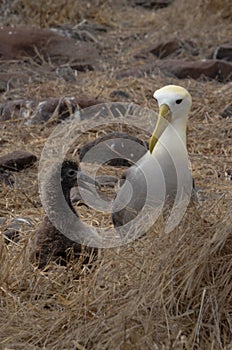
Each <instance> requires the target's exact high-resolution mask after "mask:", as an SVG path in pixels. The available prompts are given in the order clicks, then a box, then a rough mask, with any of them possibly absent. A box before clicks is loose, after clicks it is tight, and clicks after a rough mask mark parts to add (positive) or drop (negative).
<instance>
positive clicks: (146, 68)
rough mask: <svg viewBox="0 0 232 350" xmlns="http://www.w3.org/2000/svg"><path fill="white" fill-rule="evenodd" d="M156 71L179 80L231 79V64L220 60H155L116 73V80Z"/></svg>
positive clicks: (222, 80)
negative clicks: (203, 78)
mask: <svg viewBox="0 0 232 350" xmlns="http://www.w3.org/2000/svg"><path fill="white" fill-rule="evenodd" d="M157 69H158V70H160V71H162V72H163V73H164V74H165V75H167V76H175V77H177V78H179V79H185V78H192V79H199V78H202V77H206V78H210V79H215V80H217V81H220V82H224V81H228V80H231V79H232V63H230V62H226V61H220V60H217V61H214V60H205V61H181V60H156V61H154V62H151V63H146V64H142V65H137V66H135V67H133V68H131V69H128V70H124V71H121V72H118V73H117V74H116V78H118V79H121V78H124V77H129V76H133V77H141V76H143V75H144V74H145V73H146V74H152V73H154V72H155V71H156V70H157Z"/></svg>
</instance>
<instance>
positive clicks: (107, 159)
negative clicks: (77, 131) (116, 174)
mask: <svg viewBox="0 0 232 350" xmlns="http://www.w3.org/2000/svg"><path fill="white" fill-rule="evenodd" d="M95 146H97V148H96V149H95V150H96V151H94V153H91V152H90V153H89V154H88V152H89V151H90V150H91V149H92V148H93V147H95ZM146 151H147V144H146V142H144V141H142V140H140V139H139V138H137V137H134V136H131V135H129V134H126V133H122V132H112V133H109V134H107V135H105V136H103V137H99V138H97V139H96V140H94V141H90V142H88V143H86V144H85V145H84V146H83V147H82V148H80V149H79V158H80V161H82V162H88V163H91V162H94V163H95V162H96V163H100V164H104V163H107V164H108V165H112V166H129V165H131V164H133V163H135V162H136V161H137V160H138V159H140V158H141V157H142V156H143V155H144V154H145V153H146ZM97 157H98V158H97Z"/></svg>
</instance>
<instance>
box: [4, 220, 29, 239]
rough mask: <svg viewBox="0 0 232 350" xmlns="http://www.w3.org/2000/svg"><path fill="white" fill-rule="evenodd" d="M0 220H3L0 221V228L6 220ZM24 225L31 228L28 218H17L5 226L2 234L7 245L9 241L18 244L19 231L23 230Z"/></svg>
mask: <svg viewBox="0 0 232 350" xmlns="http://www.w3.org/2000/svg"><path fill="white" fill-rule="evenodd" d="M0 219H3V220H0V226H2V225H4V224H5V223H6V218H0ZM4 219H5V220H4ZM25 225H26V226H30V227H31V226H33V223H32V221H31V220H30V219H29V218H20V217H19V218H14V219H13V220H11V222H10V223H9V224H8V225H7V227H6V229H5V230H4V232H3V234H4V237H5V241H6V243H7V244H8V243H10V242H11V241H14V242H18V241H19V238H20V231H21V230H22V229H23V227H24V226H25Z"/></svg>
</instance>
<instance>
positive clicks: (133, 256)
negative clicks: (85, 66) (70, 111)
mask: <svg viewBox="0 0 232 350" xmlns="http://www.w3.org/2000/svg"><path fill="white" fill-rule="evenodd" d="M125 2H126V1H125ZM45 3H46V4H45ZM65 3H66V2H65ZM77 3H78V6H77ZM4 4H5V5H2V6H5V14H6V15H5V17H3V18H2V23H10V21H11V22H12V23H15V24H20V25H24V24H34V25H42V26H43V27H44V26H45V27H47V26H50V25H53V24H57V23H66V22H69V23H71V24H73V25H75V24H76V23H74V22H75V21H79V20H82V18H86V17H88V18H93V19H94V20H96V21H97V22H98V23H102V24H106V25H109V26H110V28H111V29H110V31H109V33H108V44H109V46H108V48H107V47H106V48H105V55H106V56H107V57H108V60H105V61H104V63H103V64H102V67H101V69H102V71H95V72H89V73H83V74H80V76H79V80H78V83H68V82H67V83H65V82H64V81H61V80H57V81H46V79H45V80H44V81H42V82H41V84H39V83H37V82H32V83H31V84H30V85H22V87H21V88H18V89H17V90H9V91H7V92H6V93H5V94H4V96H2V97H1V101H2V102H3V101H4V100H6V99H9V98H14V97H15V98H18V97H24V96H27V97H28V98H31V97H32V96H33V97H34V96H36V97H37V98H38V99H40V98H44V97H53V96H57V97H62V96H71V95H78V94H84V95H88V94H89V95H91V96H97V95H98V94H99V93H100V92H101V96H100V97H101V99H106V100H109V95H110V92H111V91H113V90H116V89H121V90H125V91H126V92H128V93H129V94H130V96H131V101H134V102H136V103H138V104H141V105H143V106H146V107H150V108H154V107H155V104H154V102H152V101H151V94H152V92H153V91H154V90H155V89H156V88H158V87H160V86H162V85H165V84H169V83H176V84H180V85H183V86H185V87H186V88H188V89H189V91H190V92H191V94H192V96H193V108H192V112H191V115H190V120H189V128H188V149H189V154H190V159H191V162H192V168H193V174H194V178H195V181H196V185H197V187H199V188H200V193H199V194H200V201H199V204H198V205H192V206H191V207H189V208H188V210H187V212H186V214H185V216H184V219H183V220H182V222H181V224H180V225H179V227H178V228H177V229H175V230H174V231H173V232H172V233H171V234H168V235H167V234H165V233H164V232H163V225H162V220H161V219H160V220H159V221H158V222H157V223H156V225H155V227H154V228H152V229H151V230H150V232H148V234H147V235H146V236H145V237H143V238H142V239H141V240H138V241H136V242H134V243H132V244H130V245H128V246H125V247H121V248H118V249H109V250H104V251H103V252H102V256H101V257H100V258H99V259H98V261H96V262H95V263H94V266H93V268H92V270H91V271H90V270H89V269H88V267H86V268H84V269H81V266H79V264H77V265H74V264H71V263H70V264H69V265H68V266H67V268H64V267H61V266H57V265H56V264H53V265H51V266H50V267H49V268H48V269H46V270H44V271H41V270H38V269H37V268H36V267H35V266H34V265H32V264H31V263H30V262H29V257H28V248H29V246H30V240H31V239H33V233H34V231H35V229H36V227H37V226H38V225H39V222H40V221H41V220H42V217H43V215H44V214H43V208H42V207H41V204H40V200H39V196H38V189H37V165H35V167H34V168H30V169H27V170H25V171H23V172H21V173H16V174H15V178H16V186H15V188H10V187H4V186H2V187H1V200H0V216H6V217H7V223H9V222H10V220H11V218H13V217H29V218H30V219H31V220H32V222H33V227H32V228H31V227H30V228H29V227H28V226H25V227H24V228H23V229H22V232H21V236H20V240H19V241H18V242H11V243H10V244H8V245H7V244H6V242H4V240H3V238H2V237H0V239H1V243H0V264H1V270H0V294H1V298H0V348H1V349H4V350H6V349H15V350H16V349H17V350H18V349H31V350H35V349H49V350H50V349H79V350H83V349H94V350H95V349H96V350H98V349H99V350H100V349H101V350H104V349H105V350H106V349H120V350H130V349H131V350H132V349H133V350H139V349H164V350H166V349H176V350H179V349H186V350H190V349H226V350H229V349H231V348H232V275H231V270H232V215H231V200H232V193H231V181H229V180H228V179H227V178H226V176H225V171H227V170H230V171H231V169H232V161H231V155H232V154H231V153H232V147H231V137H232V122H231V120H230V119H221V118H220V117H219V113H220V112H221V111H222V110H223V108H224V107H225V106H226V105H228V104H229V103H231V92H232V87H231V83H227V84H224V85H222V84H219V83H217V82H214V81H203V80H202V81H193V80H187V79H186V80H183V81H179V80H177V79H174V78H167V77H165V76H162V75H158V76H150V77H144V78H139V79H134V78H125V79H122V80H120V81H117V80H115V78H114V74H113V72H114V69H115V68H114V67H117V66H120V67H128V65H130V62H131V55H132V53H133V52H134V51H135V50H136V49H137V48H140V47H141V48H142V47H143V46H146V44H149V43H152V42H153V43H154V42H155V41H158V40H160V39H164V38H165V37H166V36H168V37H169V38H171V37H173V33H174V36H180V37H181V39H194V40H196V41H197V42H198V43H199V45H200V54H199V57H200V58H202V57H205V55H207V54H209V52H210V51H211V50H212V48H213V47H215V46H217V45H218V44H219V43H224V42H228V40H230V33H231V24H230V22H229V21H228V18H231V7H230V6H229V5H230V4H229V1H228V2H226V1H225V2H224V3H223V4H224V5H222V2H221V1H216V0H208V1H200V0H199V1H198V2H195V3H194V2H190V1H184V0H176V1H175V2H174V4H173V5H172V6H171V7H169V8H166V9H163V10H161V11H158V12H152V11H147V10H141V9H140V10H138V9H131V10H130V11H129V10H128V9H127V11H126V12H125V8H123V7H118V6H117V4H116V5H112V3H111V2H110V1H95V2H90V10H88V9H87V6H86V2H85V1H80V2H79V1H78V2H76V1H69V2H68V5H67V7H66V8H65V6H63V7H64V9H63V11H59V9H60V4H61V1H59V2H56V4H57V9H56V8H55V6H56V4H53V3H52V2H50V1H49V2H43V1H40V2H38V4H37V2H29V1H28V2H22V1H14V2H11V4H10V5H9V4H8V2H5V3H4ZM32 4H37V5H32ZM39 4H41V6H40V7H39ZM94 4H98V7H96V6H95V7H94ZM42 5H43V6H42ZM33 6H37V10H36V11H35V9H34V8H33ZM77 7H78V8H77ZM39 9H40V10H39ZM206 9H207V11H208V12H205V11H206ZM42 11H43V12H42ZM72 11H73V12H72ZM50 12H52V13H51V14H50V16H49V13H50ZM225 14H227V15H225ZM74 18H75V21H74ZM32 22H33V23H32ZM194 23H195V25H194V26H193V24H194ZM145 33H146V34H147V35H146V37H145V36H143V35H144V34H145ZM136 35H137V39H135V38H136ZM199 57H197V58H199ZM102 88H103V90H102ZM2 124H3V127H4V128H3V129H2V135H1V154H5V153H7V152H10V151H12V150H15V148H23V149H26V150H29V151H32V152H34V153H35V154H36V155H37V156H38V158H39V157H40V153H41V151H42V148H43V145H44V143H45V142H46V139H47V137H48V136H49V134H50V133H51V131H52V130H53V127H52V126H51V125H50V126H49V125H48V126H47V127H46V128H44V127H40V126H27V127H26V126H25V125H24V124H23V121H13V122H12V121H10V122H4V123H2ZM93 137H94V133H91V134H88V135H86V140H85V139H83V140H82V142H83V143H84V142H85V141H87V140H88V139H92V138H93ZM144 137H145V136H144ZM105 171H108V173H109V174H113V172H115V171H116V170H114V169H113V170H112V169H109V170H105ZM79 210H80V213H81V215H82V218H84V217H87V221H88V222H91V221H92V222H93V224H98V223H101V222H102V221H101V220H102V215H101V213H97V214H96V213H95V214H94V215H95V216H94V217H91V215H90V214H91V212H88V210H87V209H86V208H80V209H79ZM87 212H88V214H87ZM94 221H95V223H94ZM105 222H106V223H107V225H110V223H109V222H108V221H105ZM7 223H6V225H7Z"/></svg>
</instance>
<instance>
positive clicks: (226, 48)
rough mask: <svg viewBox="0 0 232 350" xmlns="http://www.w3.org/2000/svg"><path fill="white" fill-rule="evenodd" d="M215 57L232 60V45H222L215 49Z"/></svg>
mask: <svg viewBox="0 0 232 350" xmlns="http://www.w3.org/2000/svg"><path fill="white" fill-rule="evenodd" d="M213 58H214V59H217V60H225V61H232V46H231V45H222V46H219V47H217V48H216V49H215V51H214V54H213Z"/></svg>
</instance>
